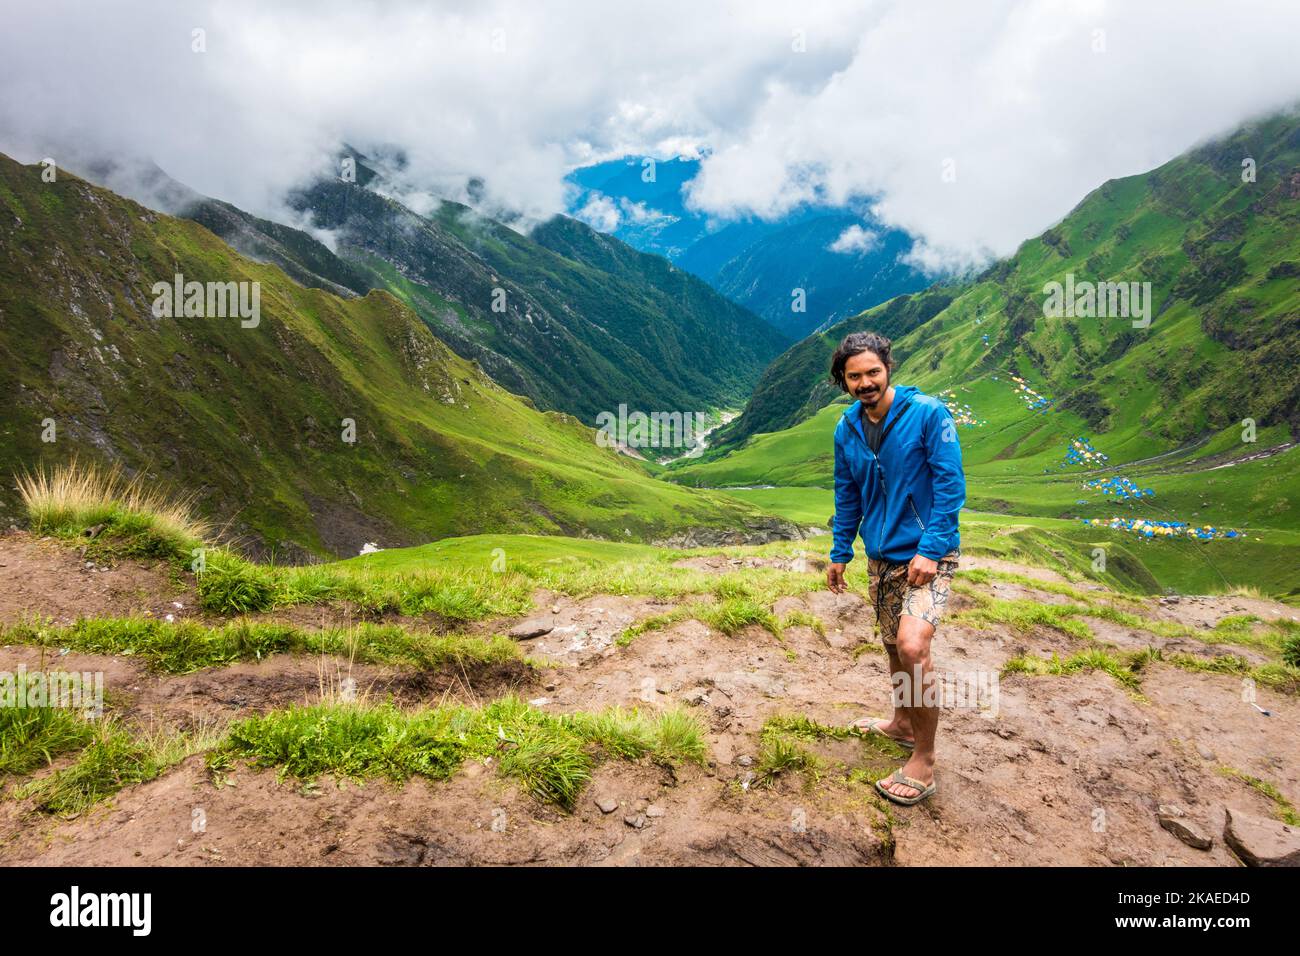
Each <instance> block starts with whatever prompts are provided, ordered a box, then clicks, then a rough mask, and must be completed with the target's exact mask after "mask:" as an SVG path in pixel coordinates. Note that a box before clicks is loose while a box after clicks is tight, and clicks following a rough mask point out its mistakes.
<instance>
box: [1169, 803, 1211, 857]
mask: <svg viewBox="0 0 1300 956" xmlns="http://www.w3.org/2000/svg"><path fill="white" fill-rule="evenodd" d="M1157 817H1158V818H1159V820H1160V825H1161V826H1162V827H1164V828H1165V829H1166V830H1168V831H1169V832H1170V833H1172V834H1173V835H1174V836H1176V837H1178V839H1180V840H1182V841H1183V842H1184V843H1186V844H1187V845H1188V846H1190V847H1192V848H1194V849H1197V850H1208V849H1209V848H1210V846H1211V844H1213V843H1214V841H1213V840H1212V839H1210V838H1209V837H1207V836H1206V835H1205V834H1204V833H1202V832H1201V829H1200V827H1198V826H1197V825H1196V824H1195V823H1194V822H1193V821H1191V820H1189V819H1187V814H1186V813H1184V812H1183V809H1182V807H1175V806H1166V805H1164V804H1161V806H1160V808H1159V811H1158V812H1157Z"/></svg>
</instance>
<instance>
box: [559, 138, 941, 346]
mask: <svg viewBox="0 0 1300 956" xmlns="http://www.w3.org/2000/svg"><path fill="white" fill-rule="evenodd" d="M699 169H700V164H699V162H698V161H696V160H684V159H672V160H666V161H663V162H657V163H655V164H654V166H653V171H654V179H653V181H650V182H646V181H645V177H646V176H648V175H649V170H650V167H647V166H646V165H645V160H643V159H641V158H639V157H626V158H624V159H621V160H612V161H609V162H605V163H600V164H597V165H594V166H588V167H584V168H582V169H579V170H575V171H574V172H573V173H572V174H571V175H570V177H569V182H570V184H571V186H572V193H571V196H570V199H569V211H570V213H571V214H572V215H574V216H576V217H578V218H581V219H584V220H585V221H587V222H590V223H592V224H593V225H595V226H596V227H597V228H600V229H602V230H604V231H606V232H608V233H609V234H611V235H613V236H616V237H617V238H619V239H621V240H623V241H624V242H627V243H629V244H631V245H633V246H635V247H636V248H638V249H641V250H643V251H646V252H653V253H656V254H658V255H662V256H665V257H667V258H668V259H671V260H672V261H673V262H674V263H676V264H677V265H678V266H680V267H681V268H683V269H686V270H687V271H689V272H692V273H694V274H695V275H697V276H699V277H700V278H702V279H704V280H705V281H706V282H708V283H709V284H710V285H711V286H713V288H714V289H716V290H717V291H719V292H721V293H722V294H723V295H725V296H726V297H727V298H729V299H731V300H732V301H734V302H738V303H740V304H741V305H743V306H745V307H746V308H748V309H752V310H753V311H754V312H756V313H758V314H759V315H760V316H762V317H763V318H764V319H766V320H767V321H768V322H769V323H770V324H771V325H772V326H773V327H774V328H777V329H779V330H780V331H781V332H783V333H785V334H786V335H787V336H789V337H790V338H794V339H797V338H800V337H802V336H804V335H807V334H808V333H810V332H812V331H813V330H815V329H817V328H819V327H821V326H823V325H826V324H828V323H830V322H834V321H836V320H837V319H840V318H844V317H846V316H849V315H855V314H857V313H858V312H860V311H862V310H863V309H865V308H869V307H870V306H873V305H876V304H877V303H880V302H883V301H885V300H886V299H889V298H891V297H893V296H895V295H899V294H902V293H907V292H915V291H917V290H920V289H923V288H925V287H926V286H927V285H929V284H930V283H931V282H932V281H933V279H932V278H929V277H927V276H926V275H924V274H923V273H922V272H920V271H919V270H917V269H914V268H913V267H911V266H910V265H908V264H906V261H905V260H906V256H907V254H908V253H909V252H910V251H911V248H912V239H911V237H910V236H909V235H907V233H905V232H902V231H900V230H897V229H889V228H886V227H885V226H883V225H881V224H880V223H879V222H878V221H877V220H876V219H875V218H874V217H873V216H872V215H871V213H870V212H869V210H868V209H866V208H865V207H864V208H861V209H857V208H853V209H850V208H844V207H838V206H829V205H821V204H813V203H805V204H802V205H800V206H798V207H796V208H795V209H793V210H791V211H789V212H788V213H786V214H785V215H783V216H781V217H780V218H779V219H776V220H771V221H767V220H763V219H758V218H755V217H749V218H743V219H740V220H738V221H734V222H729V223H726V224H719V223H717V222H714V221H711V220H710V219H709V217H707V216H705V215H703V214H701V213H698V212H696V211H694V210H692V209H690V208H689V207H688V206H687V204H686V202H685V199H684V193H683V187H684V186H685V184H686V183H688V182H689V181H690V180H691V179H693V178H694V177H695V176H696V175H698V174H699ZM796 289H802V290H803V296H802V301H801V302H800V303H799V304H800V306H801V308H800V309H799V310H798V311H796V309H795V308H794V306H793V303H794V297H795V292H794V290H796Z"/></svg>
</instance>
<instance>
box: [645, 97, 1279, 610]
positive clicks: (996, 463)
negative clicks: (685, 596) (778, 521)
mask: <svg viewBox="0 0 1300 956" xmlns="http://www.w3.org/2000/svg"><path fill="white" fill-rule="evenodd" d="M1246 157H1249V158H1251V159H1253V160H1254V162H1255V169H1256V179H1255V181H1254V182H1244V181H1243V179H1242V159H1243V158H1246ZM1071 273H1072V274H1073V276H1074V279H1075V281H1076V282H1079V281H1084V280H1087V281H1094V282H1095V281H1100V280H1109V281H1134V282H1150V283H1151V301H1152V308H1151V313H1150V314H1151V319H1152V320H1151V324H1150V326H1149V327H1148V328H1134V327H1133V317H1132V316H1129V317H1123V316H1120V317H1062V318H1049V317H1047V316H1045V315H1044V312H1043V303H1044V298H1045V296H1044V291H1043V290H1044V286H1045V285H1046V284H1047V283H1050V282H1062V283H1063V282H1064V281H1065V278H1066V275H1067V274H1071ZM926 313H929V317H928V318H927V317H926ZM856 329H879V330H881V331H884V332H885V333H886V334H889V335H892V336H894V337H895V347H896V351H895V358H896V360H897V361H898V363H899V365H898V368H897V370H896V372H895V376H894V378H895V381H896V382H898V383H905V384H912V385H917V386H920V387H921V388H922V389H924V390H925V391H927V392H929V393H931V394H940V393H944V392H947V393H948V397H949V399H950V402H951V403H952V404H954V405H961V406H967V407H968V408H969V409H970V412H971V415H972V418H973V421H972V422H971V423H970V424H967V425H964V426H963V427H962V428H961V430H960V435H961V442H962V450H963V459H964V463H965V466H966V473H967V479H968V492H969V494H968V507H969V508H971V509H974V510H977V511H982V512H988V513H1001V514H1006V515H1021V516H1032V517H1038V518H1043V519H1068V520H1069V521H1070V522H1071V523H1072V524H1073V525H1074V526H1075V527H1077V528H1081V529H1083V530H1082V532H1081V535H1082V538H1083V539H1089V540H1091V539H1096V538H1099V537H1100V538H1105V539H1107V540H1110V541H1112V542H1118V541H1121V540H1124V541H1126V542H1127V541H1130V540H1136V537H1137V536H1135V535H1134V534H1132V533H1130V532H1124V531H1111V530H1104V531H1103V530H1099V529H1096V528H1089V527H1086V526H1084V525H1083V524H1082V522H1081V521H1080V520H1079V519H1083V518H1087V519H1102V520H1104V519H1109V518H1111V517H1112V516H1119V517H1122V518H1125V519H1130V518H1144V519H1147V520H1150V521H1166V522H1184V523H1187V524H1190V525H1195V526H1198V527H1199V526H1202V525H1207V524H1208V525H1212V526H1214V527H1216V528H1221V529H1232V530H1235V531H1238V532H1240V533H1241V536H1240V537H1239V538H1238V539H1237V540H1235V541H1223V540H1216V541H1207V542H1172V541H1168V542H1167V541H1157V542H1146V543H1145V544H1147V545H1149V546H1150V548H1164V549H1165V550H1164V551H1163V552H1161V553H1162V554H1163V558H1162V559H1159V560H1156V559H1155V555H1156V553H1157V552H1156V551H1153V550H1150V549H1148V550H1147V551H1146V552H1144V554H1145V557H1144V558H1143V561H1144V563H1146V564H1148V565H1150V566H1152V567H1156V568H1162V569H1163V570H1162V572H1161V573H1162V575H1163V577H1161V576H1160V575H1156V577H1157V578H1159V579H1160V580H1161V581H1170V580H1174V579H1187V580H1200V578H1199V577H1197V575H1196V574H1194V573H1192V572H1191V571H1189V570H1187V567H1185V565H1188V564H1189V563H1192V564H1194V563H1197V562H1200V563H1202V564H1204V563H1206V562H1209V565H1211V566H1213V568H1214V569H1217V570H1214V571H1213V573H1211V571H1210V570H1208V569H1207V570H1206V574H1209V576H1210V577H1214V576H1215V575H1216V574H1221V575H1222V576H1223V577H1224V578H1226V579H1231V580H1242V579H1244V580H1246V581H1252V580H1258V581H1259V582H1261V586H1267V587H1268V588H1269V589H1270V590H1272V591H1274V592H1275V593H1300V574H1297V572H1296V571H1295V570H1294V569H1295V568H1296V567H1297V566H1300V561H1298V560H1297V557H1300V553H1298V552H1297V551H1296V550H1295V547H1296V545H1297V543H1300V542H1298V541H1297V539H1296V537H1295V532H1297V531H1300V470H1298V469H1297V468H1296V461H1297V458H1296V456H1297V455H1298V454H1300V452H1297V451H1296V449H1295V446H1294V445H1293V442H1294V440H1295V436H1296V434H1297V433H1298V432H1300V375H1297V374H1296V372H1297V364H1298V360H1297V358H1296V355H1297V354H1300V117H1297V116H1296V115H1294V114H1291V115H1283V116H1277V117H1273V118H1271V119H1268V120H1266V121H1263V122H1260V123H1257V124H1254V125H1252V126H1249V127H1246V128H1244V129H1242V130H1240V131H1238V132H1237V133H1235V134H1234V135H1232V136H1230V137H1228V138H1226V139H1224V140H1221V141H1218V142H1215V143H1211V144H1209V145H1206V146H1204V147H1202V148H1199V149H1197V150H1194V151H1193V152H1191V153H1189V154H1187V155H1186V156H1183V157H1180V158H1179V159H1176V160H1174V161H1172V162H1170V163H1168V164H1166V165H1165V166H1162V167H1161V168H1160V169H1157V170H1155V171H1153V172H1151V173H1147V174H1144V175H1141V176H1133V177H1129V178H1127V179H1123V180H1117V181H1113V182H1109V183H1107V184H1105V185H1104V186H1102V187H1101V188H1099V189H1097V190H1095V191H1094V192H1093V193H1091V194H1090V195H1089V196H1088V197H1087V198H1086V199H1084V200H1083V201H1082V202H1081V203H1080V204H1079V205H1078V206H1077V207H1076V208H1075V209H1074V210H1073V211H1072V212H1071V213H1070V215H1069V216H1067V217H1066V218H1065V219H1064V220H1063V221H1062V222H1061V223H1060V224H1059V225H1058V226H1056V227H1054V228H1053V229H1050V230H1048V231H1047V232H1046V233H1044V234H1043V235H1042V236H1040V237H1038V238H1036V239H1034V240H1031V241H1029V242H1026V243H1025V244H1024V245H1023V246H1022V247H1021V249H1020V250H1019V251H1018V252H1017V254H1016V255H1015V256H1014V257H1012V258H1011V259H1009V260H1007V261H1005V262H1002V263H999V264H998V265H996V266H995V267H993V268H992V269H990V270H989V271H988V272H987V273H985V274H984V275H983V276H982V277H980V278H979V279H978V280H977V281H974V282H970V283H968V284H965V285H954V286H950V287H936V288H934V289H931V290H927V291H926V292H924V293H921V294H919V295H916V296H912V297H910V298H908V297H900V298H899V299H895V300H893V301H891V302H889V303H886V304H885V305H882V306H880V307H878V308H876V309H873V310H870V311H869V312H867V313H864V314H863V315H861V316H858V317H856V318H854V319H852V320H849V321H847V322H844V323H841V324H839V325H838V326H836V327H834V328H832V329H829V330H827V331H826V332H825V333H824V334H821V335H814V336H811V337H809V338H808V339H805V340H804V341H802V342H800V343H798V344H797V345H796V346H794V347H792V348H791V349H790V350H788V351H787V352H786V353H785V354H784V355H783V356H782V357H781V358H780V359H778V360H777V361H776V362H774V363H773V365H772V366H771V367H770V368H769V369H768V370H767V372H766V373H765V374H764V378H763V381H762V382H761V383H760V385H759V387H758V389H757V390H756V392H755V395H754V398H753V399H752V400H751V402H750V404H749V406H748V407H747V408H746V410H745V413H744V415H742V416H741V418H739V419H737V421H736V422H734V423H732V425H731V426H729V427H728V429H726V430H724V431H723V432H722V433H721V440H720V444H719V445H718V446H715V447H713V448H711V449H710V450H709V451H708V452H706V454H705V455H704V456H703V460H701V461H696V462H688V463H681V464H675V465H671V466H669V468H668V469H667V471H666V472H665V474H666V476H667V477H669V478H670V479H671V480H674V481H679V482H683V483H687V484H691V485H695V486H700V487H718V486H727V485H762V484H771V485H778V486H802V487H821V488H829V487H830V486H831V482H832V459H831V454H832V447H831V442H832V433H833V429H834V424H835V418H836V417H837V416H838V414H839V413H840V412H841V411H842V410H843V404H842V403H843V402H844V401H845V400H846V399H845V398H844V397H843V396H838V397H836V396H834V394H833V392H832V391H831V390H830V389H829V387H828V386H827V385H826V384H825V383H824V378H825V375H826V370H827V368H828V366H829V358H830V353H831V351H832V350H833V349H834V346H835V344H836V343H837V342H838V341H839V339H840V338H841V337H842V336H843V335H844V334H845V333H847V332H849V331H852V330H856ZM828 402H829V403H830V404H828ZM1246 419H1250V422H1251V423H1249V424H1247V423H1245V420H1246ZM1252 429H1253V436H1252V434H1251V430H1252ZM1081 437H1082V438H1087V439H1088V440H1089V442H1090V444H1091V447H1092V448H1093V449H1095V450H1096V452H1098V453H1100V454H1101V455H1104V456H1105V458H1094V459H1092V460H1089V461H1070V460H1069V459H1068V457H1067V452H1068V451H1069V448H1070V445H1071V442H1072V441H1073V440H1074V439H1077V438H1081ZM1251 437H1253V439H1254V440H1253V441H1249V440H1246V439H1249V438H1251ZM1117 478H1123V479H1127V480H1128V481H1131V482H1132V483H1133V484H1134V485H1135V486H1136V487H1138V488H1139V489H1143V490H1145V489H1151V490H1152V491H1153V492H1154V494H1153V495H1150V496H1147V495H1143V496H1142V497H1140V498H1137V499H1136V500H1135V499H1127V500H1121V499H1119V498H1118V496H1117V495H1114V494H1107V493H1105V492H1104V491H1103V489H1102V488H1100V487H1095V486H1094V487H1089V486H1088V485H1087V482H1090V481H1098V480H1099V481H1101V482H1109V481H1112V480H1114V479H1117ZM787 513H790V514H792V515H793V514H794V513H796V512H794V511H789V510H788V509H787ZM828 514H829V512H828ZM1067 538H1069V539H1070V540H1074V541H1076V546H1079V547H1082V546H1083V544H1085V543H1086V541H1085V540H1082V539H1080V535H1073V534H1072V535H1067ZM1187 548H1190V549H1191V550H1186V549H1187ZM1180 549H1182V550H1186V553H1182V550H1180ZM1197 549H1199V550H1197ZM1176 554H1182V556H1181V557H1176V556H1175V555H1176ZM1166 559H1167V560H1166ZM1180 575H1181V578H1180ZM1170 586H1173V585H1170Z"/></svg>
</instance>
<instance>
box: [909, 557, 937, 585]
mask: <svg viewBox="0 0 1300 956" xmlns="http://www.w3.org/2000/svg"><path fill="white" fill-rule="evenodd" d="M938 573H939V562H938V561H935V560H934V559H933V558H927V557H926V556H925V555H923V554H918V555H917V556H916V557H914V558H913V559H912V560H911V561H909V562H908V565H907V583H908V584H910V585H912V587H914V588H919V587H920V586H921V585H923V584H929V583H930V582H931V581H932V580H934V576H935V575H936V574H938Z"/></svg>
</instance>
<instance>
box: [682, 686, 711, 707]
mask: <svg viewBox="0 0 1300 956" xmlns="http://www.w3.org/2000/svg"><path fill="white" fill-rule="evenodd" d="M682 700H684V701H686V703H688V704H690V705H691V706H692V707H699V706H700V705H702V704H707V703H708V702H709V692H708V691H707V690H705V689H704V688H703V687H692V688H691V689H690V690H688V691H687V692H686V693H685V694H683V695H682Z"/></svg>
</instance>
